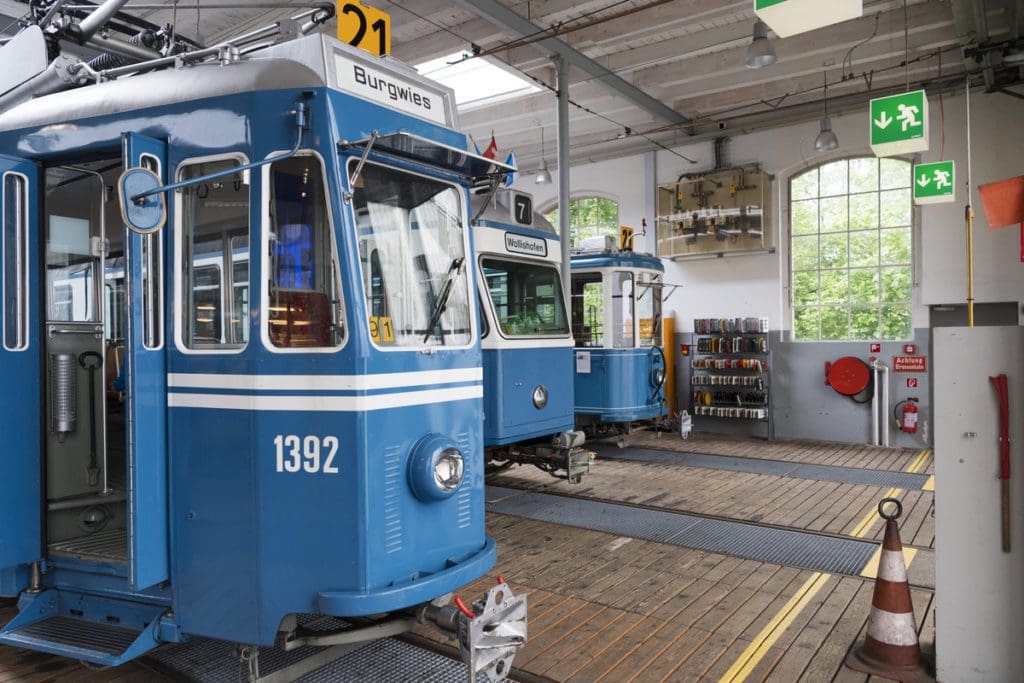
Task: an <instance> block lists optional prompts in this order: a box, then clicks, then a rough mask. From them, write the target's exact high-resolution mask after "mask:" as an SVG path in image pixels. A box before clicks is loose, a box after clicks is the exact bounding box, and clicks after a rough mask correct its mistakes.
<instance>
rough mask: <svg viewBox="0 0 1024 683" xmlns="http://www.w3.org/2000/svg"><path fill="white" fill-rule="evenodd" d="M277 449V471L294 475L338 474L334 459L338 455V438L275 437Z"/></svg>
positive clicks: (280, 435) (292, 435) (281, 435)
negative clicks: (301, 473)
mask: <svg viewBox="0 0 1024 683" xmlns="http://www.w3.org/2000/svg"><path fill="white" fill-rule="evenodd" d="M274 446H275V447H276V448H277V471H278V472H287V473H290V474H294V473H296V472H308V473H309V474H338V466H337V465H335V464H334V458H335V457H336V456H337V455H338V437H336V436H325V437H323V438H320V437H319V436H295V435H294V434H289V435H287V436H285V435H283V434H278V435H277V436H275V437H274Z"/></svg>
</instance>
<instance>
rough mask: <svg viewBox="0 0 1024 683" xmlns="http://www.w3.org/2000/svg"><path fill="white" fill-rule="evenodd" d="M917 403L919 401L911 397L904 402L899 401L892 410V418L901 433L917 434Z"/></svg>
mask: <svg viewBox="0 0 1024 683" xmlns="http://www.w3.org/2000/svg"><path fill="white" fill-rule="evenodd" d="M918 401H919V399H917V398H916V397H913V396H911V397H909V398H907V399H906V400H904V401H900V402H899V403H897V404H896V407H895V408H893V417H895V418H896V426H897V427H898V428H899V429H900V431H901V432H906V433H907V434H917V413H918V410H917V403H918Z"/></svg>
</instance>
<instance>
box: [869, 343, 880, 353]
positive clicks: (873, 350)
mask: <svg viewBox="0 0 1024 683" xmlns="http://www.w3.org/2000/svg"><path fill="white" fill-rule="evenodd" d="M881 352H882V345H881V344H880V343H879V342H871V353H881Z"/></svg>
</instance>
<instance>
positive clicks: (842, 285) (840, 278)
mask: <svg viewBox="0 0 1024 683" xmlns="http://www.w3.org/2000/svg"><path fill="white" fill-rule="evenodd" d="M848 272H849V271H847V270H823V271H821V302H822V303H823V304H845V303H846V302H847V301H849V299H850V284H849V279H848V275H847V273H848Z"/></svg>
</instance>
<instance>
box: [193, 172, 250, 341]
mask: <svg viewBox="0 0 1024 683" xmlns="http://www.w3.org/2000/svg"><path fill="white" fill-rule="evenodd" d="M239 165H240V162H239V161H237V160H235V159H225V160H220V161H213V162H204V163H197V164H191V165H189V166H186V167H183V168H182V169H181V172H180V174H179V177H180V179H182V180H187V179H190V178H198V177H200V176H203V175H207V174H210V173H216V172H218V171H224V170H227V169H230V168H232V167H235V166H239ZM182 193H183V195H184V196H183V201H182V207H183V212H182V214H183V215H182V230H181V236H182V237H181V238H182V240H183V249H182V262H183V267H184V291H183V292H182V301H183V306H182V315H183V320H182V329H183V332H182V341H183V342H184V344H185V346H186V347H188V348H191V349H238V348H242V347H244V346H245V344H246V342H247V341H248V338H249V334H248V331H249V327H248V324H247V321H248V310H247V309H248V288H249V186H248V184H246V182H245V179H244V178H243V177H242V175H241V174H239V175H234V176H226V177H224V178H219V179H217V180H212V181H209V182H206V183H200V184H199V185H194V186H192V187H188V188H185V189H184V190H182Z"/></svg>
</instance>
